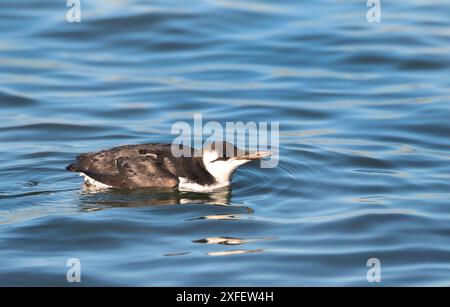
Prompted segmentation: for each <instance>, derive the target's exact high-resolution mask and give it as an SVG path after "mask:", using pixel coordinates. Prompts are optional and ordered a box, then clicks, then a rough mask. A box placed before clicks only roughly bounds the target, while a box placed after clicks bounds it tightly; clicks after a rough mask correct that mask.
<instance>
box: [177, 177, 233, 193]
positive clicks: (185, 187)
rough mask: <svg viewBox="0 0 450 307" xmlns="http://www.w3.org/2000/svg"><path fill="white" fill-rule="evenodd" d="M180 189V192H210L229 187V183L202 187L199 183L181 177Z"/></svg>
mask: <svg viewBox="0 0 450 307" xmlns="http://www.w3.org/2000/svg"><path fill="white" fill-rule="evenodd" d="M178 179H179V181H180V182H179V184H178V189H179V190H180V191H193V192H210V191H214V190H218V189H222V188H225V187H228V186H229V185H230V182H229V181H225V182H220V183H216V184H213V185H200V184H198V183H195V182H192V181H189V180H187V179H186V178H182V177H179V178H178Z"/></svg>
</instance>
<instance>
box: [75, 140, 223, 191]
mask: <svg viewBox="0 0 450 307" xmlns="http://www.w3.org/2000/svg"><path fill="white" fill-rule="evenodd" d="M171 146H172V145H171V144H142V145H125V146H120V147H116V148H112V149H109V150H102V151H99V152H94V153H85V154H82V155H79V156H78V157H77V158H76V162H75V163H73V164H70V165H69V166H67V167H66V169H67V170H69V171H71V172H79V173H84V174H86V175H87V176H89V177H90V178H92V179H94V180H96V181H98V182H101V183H103V184H106V185H109V186H112V187H117V188H140V187H176V186H177V185H178V183H179V177H183V178H187V179H189V180H190V181H192V182H195V183H198V184H200V185H212V184H214V183H215V179H214V177H213V176H212V175H211V174H210V173H208V171H207V170H206V169H205V166H204V164H203V161H202V158H196V157H193V158H189V157H181V158H176V157H174V156H173V154H172V151H171ZM190 150H191V152H192V153H194V150H193V149H190Z"/></svg>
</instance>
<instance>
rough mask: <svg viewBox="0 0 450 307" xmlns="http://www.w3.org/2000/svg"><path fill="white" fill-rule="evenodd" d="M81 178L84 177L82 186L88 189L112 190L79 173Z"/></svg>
mask: <svg viewBox="0 0 450 307" xmlns="http://www.w3.org/2000/svg"><path fill="white" fill-rule="evenodd" d="M80 176H81V177H84V184H85V185H86V186H88V187H93V188H96V189H110V188H112V186H110V185H107V184H104V183H101V182H99V181H97V180H94V179H92V178H91V177H89V176H88V175H86V174H84V173H80Z"/></svg>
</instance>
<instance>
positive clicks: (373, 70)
mask: <svg viewBox="0 0 450 307" xmlns="http://www.w3.org/2000/svg"><path fill="white" fill-rule="evenodd" d="M81 4H82V11H81V13H82V14H81V18H82V19H81V22H80V23H69V22H67V21H66V13H67V11H68V10H69V8H67V7H66V1H65V0H40V1H39V3H37V2H36V1H31V0H17V1H2V3H1V4H0V179H1V181H0V285H36V286H41V285H60V286H66V285H67V286H69V285H73V284H70V283H68V282H67V280H66V273H67V271H68V269H70V268H69V267H68V266H67V265H66V264H67V260H68V259H70V258H77V259H79V261H80V263H81V279H82V283H81V285H138V286H231V285H232V286H337V285H344V286H369V285H371V284H369V283H368V281H367V279H366V274H367V271H368V270H369V269H370V268H369V267H367V261H368V259H371V258H377V259H379V261H380V263H381V278H382V281H381V284H380V285H382V286H383V285H384V286H391V285H414V286H416V285H427V286H429V285H447V286H448V285H450V142H449V141H450V139H449V137H450V105H449V104H450V101H449V100H450V90H449V88H450V78H449V71H450V69H449V68H450V57H449V54H450V21H449V15H448V12H450V3H449V2H448V1H430V0H427V1H425V0H423V1H419V0H413V1H402V2H399V1H395V3H394V2H393V1H384V0H381V4H382V7H381V22H379V23H369V22H368V21H367V18H366V13H367V11H368V9H369V7H367V6H366V1H365V0H352V1H337V0H336V1H331V0H330V1H308V2H305V1H297V0H288V1H256V0H255V1H252V0H245V1H241V0H191V1H182V0H177V1H173V0H170V1H168V0H164V1H163V0H159V1H143V0H142V1H139V0H115V1H100V0H97V1H85V0H81ZM194 113H201V114H202V115H203V119H204V121H205V122H206V121H218V122H219V123H225V122H227V121H233V122H235V121H243V122H249V121H256V122H279V123H280V163H279V165H278V167H277V168H275V169H261V168H259V165H258V164H257V163H254V164H251V165H248V166H245V167H243V168H242V169H240V170H239V171H238V172H237V173H236V175H235V178H234V184H233V187H232V190H231V191H225V192H221V193H211V194H197V193H181V192H180V193H156V192H150V191H129V192H123V191H122V192H103V193H86V192H85V191H83V189H82V188H81V181H82V180H81V178H80V177H77V176H76V175H75V174H73V173H69V172H67V171H66V170H65V169H64V167H65V166H66V165H67V164H68V163H69V162H71V161H72V159H73V158H74V157H75V155H77V154H79V153H82V152H87V151H95V150H100V149H104V148H109V147H113V146H118V145H123V144H137V143H144V142H171V141H172V139H173V137H174V136H173V135H171V134H170V131H171V127H172V125H173V124H174V123H175V122H178V121H187V122H192V119H193V115H194Z"/></svg>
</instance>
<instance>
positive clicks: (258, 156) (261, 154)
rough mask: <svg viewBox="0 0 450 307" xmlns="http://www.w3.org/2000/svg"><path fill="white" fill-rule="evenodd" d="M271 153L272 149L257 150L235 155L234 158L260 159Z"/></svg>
mask: <svg viewBox="0 0 450 307" xmlns="http://www.w3.org/2000/svg"><path fill="white" fill-rule="evenodd" d="M271 155H273V152H272V151H257V152H253V153H250V152H246V153H245V155H244V156H242V157H237V158H236V160H249V161H251V160H261V159H264V158H268V157H270V156H271Z"/></svg>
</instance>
